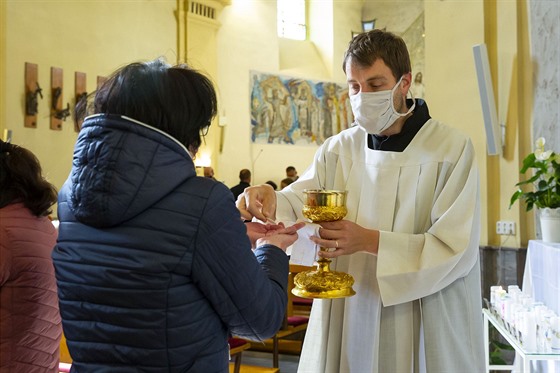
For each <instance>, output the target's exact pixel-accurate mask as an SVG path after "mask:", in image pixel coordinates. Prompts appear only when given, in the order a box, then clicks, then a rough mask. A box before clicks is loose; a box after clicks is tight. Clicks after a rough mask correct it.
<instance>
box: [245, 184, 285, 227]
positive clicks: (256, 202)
mask: <svg viewBox="0 0 560 373" xmlns="http://www.w3.org/2000/svg"><path fill="white" fill-rule="evenodd" d="M235 204H236V206H237V209H238V210H239V212H240V213H241V217H243V219H245V220H251V219H253V217H255V218H257V219H258V220H260V221H262V222H269V221H271V220H272V221H274V220H275V219H276V193H275V192H274V189H273V188H272V187H271V186H270V185H268V184H262V185H255V186H250V187H247V188H245V191H244V192H243V193H241V194H240V195H239V197H237V201H236V203H235Z"/></svg>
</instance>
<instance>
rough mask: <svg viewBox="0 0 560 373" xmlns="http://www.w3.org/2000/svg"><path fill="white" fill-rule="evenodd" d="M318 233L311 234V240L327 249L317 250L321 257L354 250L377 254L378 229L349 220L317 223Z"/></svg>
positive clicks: (352, 252) (336, 255)
mask: <svg viewBox="0 0 560 373" xmlns="http://www.w3.org/2000/svg"><path fill="white" fill-rule="evenodd" d="M319 224H320V225H321V228H320V229H319V235H320V237H317V236H312V237H311V241H313V242H315V243H316V244H317V245H319V246H321V247H325V248H328V249H329V250H328V251H323V250H319V253H318V255H319V256H320V257H323V258H336V257H338V256H341V255H350V254H354V253H356V252H368V253H370V254H374V255H377V251H378V248H379V231H378V230H375V229H366V228H364V227H362V226H360V225H358V224H356V223H354V222H351V221H349V220H339V221H332V222H321V223H319Z"/></svg>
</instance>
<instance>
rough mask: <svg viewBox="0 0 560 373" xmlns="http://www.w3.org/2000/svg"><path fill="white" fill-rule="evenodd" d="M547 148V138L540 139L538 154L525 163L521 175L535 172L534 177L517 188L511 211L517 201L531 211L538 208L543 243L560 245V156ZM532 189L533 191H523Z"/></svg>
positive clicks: (512, 198)
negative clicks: (528, 188) (548, 242)
mask: <svg viewBox="0 0 560 373" xmlns="http://www.w3.org/2000/svg"><path fill="white" fill-rule="evenodd" d="M544 145H545V139H544V138H543V137H540V138H539V139H537V141H536V143H535V148H536V149H535V151H534V152H533V153H530V154H529V155H528V156H527V157H525V159H524V160H523V167H522V168H521V170H520V173H522V174H525V173H526V172H527V171H528V170H529V169H533V171H534V174H533V176H532V177H531V178H529V179H527V180H524V181H520V182H519V183H517V184H515V185H516V186H517V190H516V191H515V193H513V195H512V196H511V200H510V204H509V207H510V208H511V206H512V205H513V204H514V203H515V201H517V200H524V201H525V204H526V210H527V211H531V210H532V209H533V207H536V208H537V209H538V210H539V213H540V218H541V231H542V235H543V240H544V241H551V242H560V154H556V153H554V152H553V151H552V150H545V148H544ZM530 185H532V186H533V188H532V190H527V191H524V190H523V189H521V187H522V186H530ZM551 224H552V226H551ZM554 224H556V226H554Z"/></svg>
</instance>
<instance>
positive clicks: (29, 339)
mask: <svg viewBox="0 0 560 373" xmlns="http://www.w3.org/2000/svg"><path fill="white" fill-rule="evenodd" d="M56 199H57V193H56V189H55V187H54V186H53V185H51V184H50V183H49V182H48V181H46V180H45V179H44V178H43V176H42V173H41V166H40V164H39V161H38V159H37V158H36V157H35V155H34V154H33V153H32V152H30V151H29V150H27V149H25V148H22V147H20V146H17V145H12V144H10V143H6V142H4V141H1V140H0V372H1V373H8V372H9V373H20V372H21V373H28V372H58V362H59V356H60V351H59V348H60V339H61V336H62V325H61V321H60V313H59V311H58V296H57V287H56V280H55V276H54V267H53V264H52V259H51V253H52V249H53V247H54V245H55V243H56V238H57V231H56V229H55V227H54V226H53V224H52V223H51V221H50V220H49V218H48V217H47V216H48V214H50V213H51V210H50V209H51V206H52V205H54V203H55V202H56Z"/></svg>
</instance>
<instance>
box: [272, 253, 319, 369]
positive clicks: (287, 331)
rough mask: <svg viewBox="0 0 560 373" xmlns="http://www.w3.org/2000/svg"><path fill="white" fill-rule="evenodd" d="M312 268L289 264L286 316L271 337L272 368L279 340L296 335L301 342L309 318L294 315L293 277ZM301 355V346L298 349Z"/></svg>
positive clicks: (278, 351) (278, 350)
mask: <svg viewBox="0 0 560 373" xmlns="http://www.w3.org/2000/svg"><path fill="white" fill-rule="evenodd" d="M312 269H313V267H305V266H301V265H295V264H290V274H289V277H288V305H287V307H286V315H285V316H284V323H283V324H282V327H281V328H280V330H279V331H278V332H277V333H276V335H275V336H274V337H272V366H273V367H275V368H278V366H279V354H280V346H279V345H280V340H282V339H289V338H293V337H296V336H297V335H298V334H299V335H300V336H301V338H300V339H301V341H302V342H303V338H304V337H305V331H306V330H307V324H308V322H309V317H307V316H301V315H295V314H294V299H295V298H297V297H296V296H295V295H294V294H292V289H293V288H294V286H295V285H294V277H295V276H296V274H298V273H299V272H303V271H307V270H312ZM298 352H299V353H301V346H300V348H299V351H298Z"/></svg>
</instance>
